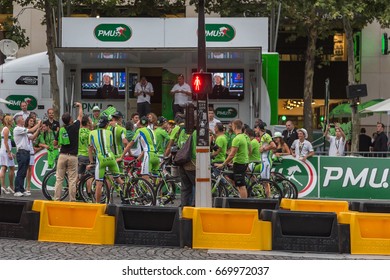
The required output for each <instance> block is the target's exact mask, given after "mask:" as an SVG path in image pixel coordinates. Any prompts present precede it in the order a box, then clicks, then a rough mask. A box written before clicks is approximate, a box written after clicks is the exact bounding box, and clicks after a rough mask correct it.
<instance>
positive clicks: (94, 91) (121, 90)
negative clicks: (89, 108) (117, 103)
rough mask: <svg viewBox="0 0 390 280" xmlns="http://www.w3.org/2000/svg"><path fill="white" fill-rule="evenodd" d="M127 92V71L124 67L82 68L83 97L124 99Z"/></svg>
mask: <svg viewBox="0 0 390 280" xmlns="http://www.w3.org/2000/svg"><path fill="white" fill-rule="evenodd" d="M104 76H106V77H104ZM125 92H126V72H125V70H124V69H109V70H108V69H82V70H81V98H82V99H124V98H125Z"/></svg>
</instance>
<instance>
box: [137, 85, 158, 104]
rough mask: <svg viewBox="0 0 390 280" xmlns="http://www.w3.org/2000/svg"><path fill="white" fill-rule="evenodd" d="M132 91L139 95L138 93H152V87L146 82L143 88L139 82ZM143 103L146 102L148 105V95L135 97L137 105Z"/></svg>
mask: <svg viewBox="0 0 390 280" xmlns="http://www.w3.org/2000/svg"><path fill="white" fill-rule="evenodd" d="M134 91H135V92H136V93H139V92H143V91H144V92H149V93H150V92H154V90H153V86H152V84H151V83H149V82H147V84H146V86H143V85H142V84H141V83H140V82H138V83H137V84H136V85H135V89H134ZM143 102H148V103H149V104H150V95H148V94H145V96H144V94H143V93H141V94H140V95H138V97H137V103H143Z"/></svg>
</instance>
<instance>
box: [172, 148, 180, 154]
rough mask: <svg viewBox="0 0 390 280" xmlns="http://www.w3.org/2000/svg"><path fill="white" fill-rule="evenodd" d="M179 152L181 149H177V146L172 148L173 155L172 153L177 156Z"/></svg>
mask: <svg viewBox="0 0 390 280" xmlns="http://www.w3.org/2000/svg"><path fill="white" fill-rule="evenodd" d="M178 150H179V149H178V148H177V146H172V147H171V153H172V154H176V153H177V151H178Z"/></svg>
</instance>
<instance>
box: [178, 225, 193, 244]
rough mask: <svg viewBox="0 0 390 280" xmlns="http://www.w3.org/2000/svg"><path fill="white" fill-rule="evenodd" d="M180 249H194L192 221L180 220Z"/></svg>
mask: <svg viewBox="0 0 390 280" xmlns="http://www.w3.org/2000/svg"><path fill="white" fill-rule="evenodd" d="M180 247H181V248H184V247H188V248H192V219H184V218H181V219H180Z"/></svg>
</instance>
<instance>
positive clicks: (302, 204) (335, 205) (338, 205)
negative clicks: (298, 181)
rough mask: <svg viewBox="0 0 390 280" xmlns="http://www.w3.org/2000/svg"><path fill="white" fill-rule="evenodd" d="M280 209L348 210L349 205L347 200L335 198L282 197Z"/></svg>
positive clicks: (336, 211) (308, 210) (337, 211)
mask: <svg viewBox="0 0 390 280" xmlns="http://www.w3.org/2000/svg"><path fill="white" fill-rule="evenodd" d="M279 207H280V208H281V209H286V210H291V211H307V212H335V213H337V214H339V213H340V212H348V211H349V210H348V209H349V208H348V207H349V205H348V202H347V201H336V200H305V199H286V198H283V199H282V201H281V203H280V206H279Z"/></svg>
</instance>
